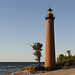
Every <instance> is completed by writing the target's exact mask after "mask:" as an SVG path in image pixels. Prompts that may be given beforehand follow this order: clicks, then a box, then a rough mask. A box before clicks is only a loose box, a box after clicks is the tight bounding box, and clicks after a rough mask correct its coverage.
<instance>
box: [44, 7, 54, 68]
mask: <svg viewBox="0 0 75 75" xmlns="http://www.w3.org/2000/svg"><path fill="white" fill-rule="evenodd" d="M52 11H53V10H52V9H51V8H49V9H48V13H47V16H46V18H45V19H46V48H45V67H46V68H50V67H54V66H55V41H54V19H55V17H54V16H53V13H52Z"/></svg>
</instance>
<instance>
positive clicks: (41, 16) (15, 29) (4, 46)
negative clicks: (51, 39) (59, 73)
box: [0, 0, 75, 62]
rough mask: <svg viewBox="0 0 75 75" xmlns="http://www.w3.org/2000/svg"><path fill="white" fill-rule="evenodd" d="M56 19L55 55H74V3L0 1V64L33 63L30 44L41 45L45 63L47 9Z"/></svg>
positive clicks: (63, 0) (69, 0) (61, 0)
mask: <svg viewBox="0 0 75 75" xmlns="http://www.w3.org/2000/svg"><path fill="white" fill-rule="evenodd" d="M49 7H51V8H52V9H53V14H54V16H55V21H54V29H55V30H54V32H55V52H56V58H57V56H59V54H65V55H67V53H66V51H67V50H71V53H72V55H75V0H0V62H35V58H36V57H35V56H34V55H33V52H34V51H33V49H32V48H31V46H30V44H32V45H33V44H34V43H35V42H40V43H42V44H43V47H42V49H43V50H42V58H41V61H43V62H44V61H45V40H46V20H45V16H46V15H47V10H48V8H49Z"/></svg>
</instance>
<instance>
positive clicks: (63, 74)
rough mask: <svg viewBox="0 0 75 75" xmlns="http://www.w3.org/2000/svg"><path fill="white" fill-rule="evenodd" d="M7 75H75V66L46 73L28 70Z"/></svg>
mask: <svg viewBox="0 0 75 75" xmlns="http://www.w3.org/2000/svg"><path fill="white" fill-rule="evenodd" d="M6 75H75V68H71V69H61V70H55V71H49V72H46V73H36V74H30V73H29V72H28V71H21V72H17V73H11V74H6Z"/></svg>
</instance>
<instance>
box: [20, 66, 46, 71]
mask: <svg viewBox="0 0 75 75" xmlns="http://www.w3.org/2000/svg"><path fill="white" fill-rule="evenodd" d="M24 70H29V71H43V70H45V67H44V66H27V67H24V68H23V69H21V71H24Z"/></svg>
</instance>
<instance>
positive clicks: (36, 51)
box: [31, 42, 43, 66]
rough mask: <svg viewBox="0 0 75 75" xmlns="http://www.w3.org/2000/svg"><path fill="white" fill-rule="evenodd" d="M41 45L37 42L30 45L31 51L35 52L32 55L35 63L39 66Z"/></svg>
mask: <svg viewBox="0 0 75 75" xmlns="http://www.w3.org/2000/svg"><path fill="white" fill-rule="evenodd" d="M42 46H43V45H42V44H41V43H39V42H37V43H34V44H33V45H31V47H32V48H33V50H34V51H35V52H34V53H33V54H34V55H35V56H36V59H35V60H36V61H38V65H39V66H40V59H41V57H42V54H41V51H42Z"/></svg>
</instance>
